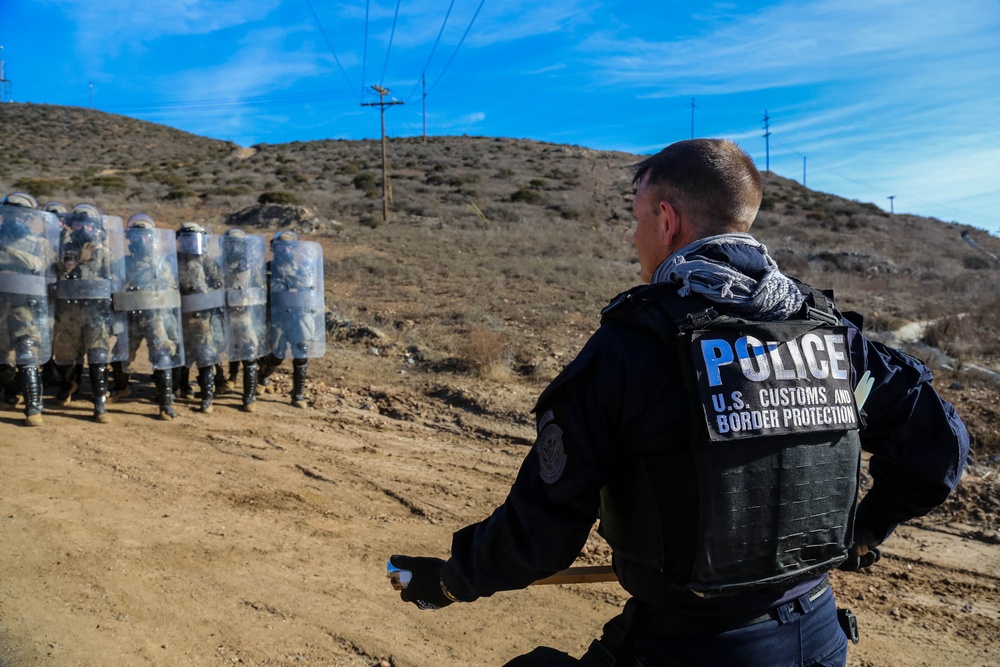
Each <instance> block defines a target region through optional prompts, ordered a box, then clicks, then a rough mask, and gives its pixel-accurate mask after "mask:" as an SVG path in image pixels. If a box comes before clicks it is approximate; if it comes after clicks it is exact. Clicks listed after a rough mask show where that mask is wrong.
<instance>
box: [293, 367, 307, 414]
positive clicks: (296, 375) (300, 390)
mask: <svg viewBox="0 0 1000 667" xmlns="http://www.w3.org/2000/svg"><path fill="white" fill-rule="evenodd" d="M308 368H309V360H308V359H292V405H294V406H295V407H297V408H306V407H309V405H308V403H306V370H307V369H308Z"/></svg>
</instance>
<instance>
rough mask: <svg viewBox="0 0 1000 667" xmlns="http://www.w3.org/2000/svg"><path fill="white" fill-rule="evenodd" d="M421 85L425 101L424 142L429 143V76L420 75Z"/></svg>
mask: <svg viewBox="0 0 1000 667" xmlns="http://www.w3.org/2000/svg"><path fill="white" fill-rule="evenodd" d="M420 85H421V86H423V87H422V88H421V91H422V92H423V101H424V143H425V144H426V143H427V78H426V77H425V76H424V75H423V74H421V75H420Z"/></svg>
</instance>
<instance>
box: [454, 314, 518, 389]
mask: <svg viewBox="0 0 1000 667" xmlns="http://www.w3.org/2000/svg"><path fill="white" fill-rule="evenodd" d="M461 354H462V355H463V356H464V357H465V360H466V361H467V362H468V363H469V364H470V365H471V366H472V368H474V369H475V370H476V372H477V373H478V374H479V376H480V377H482V378H484V379H488V380H498V381H499V380H503V379H506V378H507V377H509V376H510V369H511V363H512V362H513V360H514V346H513V344H512V342H511V339H510V336H509V335H507V334H506V333H505V332H503V331H497V330H495V329H487V328H483V327H476V328H474V329H472V330H471V331H469V333H468V335H467V336H466V337H465V340H464V341H463V344H462V350H461Z"/></svg>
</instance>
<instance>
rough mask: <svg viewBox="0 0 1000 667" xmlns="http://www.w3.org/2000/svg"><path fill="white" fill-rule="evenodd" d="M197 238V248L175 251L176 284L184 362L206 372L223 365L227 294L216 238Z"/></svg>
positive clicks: (209, 235) (219, 247) (211, 235)
mask: <svg viewBox="0 0 1000 667" xmlns="http://www.w3.org/2000/svg"><path fill="white" fill-rule="evenodd" d="M200 236H202V237H204V242H203V243H199V244H198V245H197V247H194V246H192V247H184V246H183V245H180V244H179V245H178V247H177V284H178V286H179V287H180V292H181V329H182V332H183V339H184V361H185V364H192V363H193V364H196V365H197V366H198V368H205V367H206V366H212V365H214V364H219V363H222V359H223V356H224V355H225V353H226V330H225V309H226V290H225V284H224V283H223V277H222V248H221V246H220V244H219V237H218V236H217V235H215V234H202V235H200Z"/></svg>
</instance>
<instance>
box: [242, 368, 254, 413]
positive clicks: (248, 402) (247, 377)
mask: <svg viewBox="0 0 1000 667" xmlns="http://www.w3.org/2000/svg"><path fill="white" fill-rule="evenodd" d="M256 409H257V360H256V359H252V360H250V361H244V362H243V412H254V411H255V410H256Z"/></svg>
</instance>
